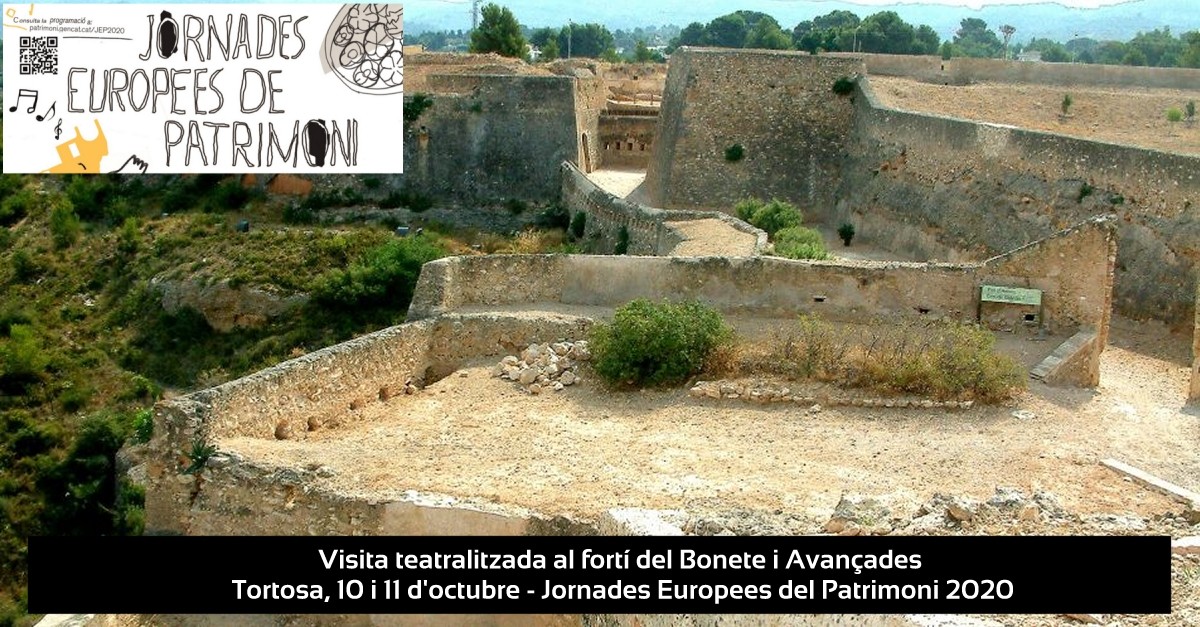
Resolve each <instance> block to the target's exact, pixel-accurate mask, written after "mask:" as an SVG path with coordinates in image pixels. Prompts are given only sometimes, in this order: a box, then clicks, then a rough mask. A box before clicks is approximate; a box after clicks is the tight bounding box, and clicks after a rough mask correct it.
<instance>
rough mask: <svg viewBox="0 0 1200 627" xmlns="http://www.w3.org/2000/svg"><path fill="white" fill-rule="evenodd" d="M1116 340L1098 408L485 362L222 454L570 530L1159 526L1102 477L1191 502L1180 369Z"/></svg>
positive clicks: (1059, 396)
mask: <svg viewBox="0 0 1200 627" xmlns="http://www.w3.org/2000/svg"><path fill="white" fill-rule="evenodd" d="M1113 335H1114V342H1113V344H1114V345H1113V346H1110V348H1109V349H1108V350H1107V351H1106V352H1105V354H1104V359H1103V371H1102V385H1101V387H1100V389H1099V390H1097V391H1095V392H1093V391H1086V390H1062V389H1052V388H1047V387H1045V386H1043V385H1040V384H1036V383H1035V384H1034V385H1033V386H1032V387H1031V389H1030V391H1029V392H1028V393H1027V394H1025V395H1023V396H1022V397H1021V398H1019V399H1018V400H1017V401H1016V402H1014V403H1012V405H1011V406H1002V407H976V408H972V409H970V410H965V411H956V412H945V411H935V410H920V409H906V410H883V409H879V410H872V409H865V408H851V407H836V408H827V409H823V410H821V411H819V412H816V413H809V412H808V411H806V410H807V409H808V407H796V406H759V405H748V404H744V403H740V402H737V401H712V400H706V399H694V398H691V397H689V396H688V395H687V393H686V390H684V389H674V390H667V391H643V392H610V391H607V390H605V389H604V388H603V387H602V386H600V385H599V384H598V382H597V381H595V379H594V378H592V377H589V376H587V375H586V374H585V375H584V383H583V384H582V385H578V386H574V387H571V388H568V389H566V390H564V391H562V392H558V393H554V394H544V395H540V396H531V395H529V394H527V393H526V392H524V391H523V390H522V389H520V388H519V387H518V386H516V385H515V384H512V383H510V382H505V381H502V380H500V379H496V378H493V377H492V376H491V373H490V365H492V361H493V360H488V361H486V362H483V363H477V364H473V365H472V366H470V367H467V368H464V369H463V370H461V371H460V372H459V373H457V374H455V375H452V376H450V377H447V378H445V379H443V380H441V381H439V382H437V383H435V384H433V385H431V386H430V387H429V388H427V389H426V390H425V391H424V392H422V393H421V394H419V395H417V396H414V397H404V398H400V399H396V400H394V401H393V402H390V403H389V404H387V405H376V406H373V408H372V409H371V410H369V411H370V413H371V415H369V416H367V417H366V418H365V419H364V420H363V421H361V422H359V423H357V425H356V426H352V427H347V428H344V429H337V430H331V431H324V432H316V433H314V434H312V436H311V437H310V438H309V439H308V440H307V441H282V442H277V441H267V440H257V439H250V438H240V439H231V440H226V441H223V442H221V443H220V448H221V449H222V450H228V451H232V452H237V453H239V454H242V455H245V456H247V457H249V458H252V459H255V460H259V461H261V462H266V463H268V464H270V465H276V464H278V465H280V466H292V467H295V466H303V465H306V464H309V463H320V464H324V465H327V466H329V467H331V468H332V469H334V470H335V471H336V473H337V474H336V476H335V477H334V478H332V479H330V480H329V482H330V483H329V485H328V487H331V488H336V489H342V490H346V491H347V492H353V493H358V494H363V493H370V494H373V495H376V496H379V497H381V498H387V497H389V496H398V495H400V494H402V493H403V491H404V490H408V489H416V490H423V491H429V492H438V493H446V494H450V495H454V496H459V497H468V498H469V497H475V498H479V499H483V500H486V501H492V502H500V503H512V504H517V505H521V506H525V507H528V508H531V509H533V510H536V511H541V512H543V513H546V514H560V513H562V514H570V515H574V516H577V517H583V518H591V517H594V516H595V515H597V514H598V513H600V512H601V511H602V510H604V509H607V508H611V507H647V508H680V509H685V510H694V509H696V508H697V507H699V508H703V509H707V508H709V507H710V505H705V504H711V503H713V502H715V501H718V500H719V501H720V502H721V504H722V506H723V507H728V508H745V509H750V510H761V511H776V510H786V511H788V512H794V513H797V514H803V515H805V516H807V517H810V518H811V519H812V520H813V521H817V522H820V521H822V519H823V517H826V518H827V517H828V515H829V512H830V511H831V510H832V508H833V506H834V505H835V504H836V503H837V501H838V499H839V497H840V496H841V494H842V493H843V492H852V493H861V494H890V495H903V496H905V497H907V498H909V500H911V501H912V503H913V504H914V508H915V506H916V505H917V504H919V503H920V502H922V501H923V500H925V499H927V498H928V497H929V496H930V495H931V494H933V493H934V492H946V493H950V494H956V495H961V496H966V497H971V498H976V499H986V498H987V497H988V496H989V495H991V494H992V493H993V491H994V489H995V488H996V487H997V486H1013V487H1017V488H1020V489H1022V490H1025V491H1026V492H1032V491H1034V490H1048V491H1050V492H1053V493H1054V494H1056V495H1057V496H1058V497H1059V498H1060V499H1061V500H1062V501H1063V505H1064V506H1065V507H1067V509H1069V510H1071V511H1074V512H1077V513H1080V514H1083V513H1099V512H1105V513H1129V514H1134V515H1138V516H1149V515H1153V514H1159V513H1162V512H1164V511H1167V510H1169V509H1171V508H1172V504H1171V503H1170V502H1169V501H1167V500H1166V499H1165V498H1164V497H1162V496H1160V495H1158V494H1155V493H1153V492H1150V491H1148V490H1146V489H1144V488H1141V487H1139V486H1137V485H1135V484H1132V483H1129V482H1127V481H1124V480H1123V479H1122V478H1121V477H1120V476H1118V475H1116V474H1115V473H1113V472H1112V471H1110V470H1108V469H1106V468H1105V467H1103V466H1101V465H1100V464H1099V461H1100V460H1101V459H1104V458H1109V457H1113V458H1117V459H1120V460H1122V461H1125V462H1127V463H1129V464H1132V465H1135V466H1138V467H1141V468H1144V469H1146V470H1148V471H1150V472H1154V473H1157V474H1159V475H1160V476H1162V477H1164V478H1166V479H1168V480H1170V481H1173V482H1175V483H1178V484H1181V485H1183V486H1184V487H1187V488H1190V489H1193V490H1197V489H1200V450H1198V449H1197V447H1196V446H1195V444H1196V443H1197V442H1200V421H1197V420H1196V418H1195V416H1194V415H1192V414H1190V413H1187V412H1186V411H1185V410H1184V409H1183V408H1182V401H1183V398H1184V394H1185V389H1186V386H1187V378H1188V374H1189V369H1188V367H1187V366H1186V364H1184V363H1180V362H1179V361H1177V360H1172V359H1169V358H1162V357H1155V356H1151V355H1147V354H1145V353H1144V352H1139V348H1138V347H1142V346H1144V344H1143V343H1145V342H1151V343H1152V342H1155V340H1153V338H1146V337H1144V335H1143V330H1142V329H1141V328H1140V327H1139V326H1138V325H1136V324H1132V323H1126V324H1122V325H1119V326H1118V327H1117V328H1116V329H1114V331H1113ZM1052 348H1053V347H1052V346H1050V347H1047V349H1052ZM1016 409H1024V410H1028V411H1031V412H1033V414H1034V415H1035V417H1034V418H1032V419H1019V418H1016V417H1014V416H1013V415H1012V414H1013V411H1014V410H1016ZM398 460H403V461H402V462H399V461H398ZM983 468H987V469H988V471H987V472H986V473H985V472H980V471H979V469H983Z"/></svg>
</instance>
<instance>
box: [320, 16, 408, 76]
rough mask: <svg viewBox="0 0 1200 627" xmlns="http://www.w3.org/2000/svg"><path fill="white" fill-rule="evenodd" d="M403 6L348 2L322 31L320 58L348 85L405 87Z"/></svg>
mask: <svg viewBox="0 0 1200 627" xmlns="http://www.w3.org/2000/svg"><path fill="white" fill-rule="evenodd" d="M403 17H404V10H403V8H402V7H401V6H400V5H399V4H349V5H346V6H345V7H343V8H342V10H341V11H339V12H338V14H337V17H335V18H334V20H333V23H332V24H330V25H329V31H328V32H327V33H326V35H325V45H324V47H323V49H322V54H323V57H322V60H323V62H324V63H325V66H326V68H327V69H330V70H332V71H333V72H334V73H335V74H337V76H338V78H340V79H341V80H342V82H343V83H345V84H346V85H347V86H348V87H350V89H353V90H354V91H357V92H359V93H363V94H380V95H386V94H395V93H400V92H401V91H402V90H403V87H404V21H403Z"/></svg>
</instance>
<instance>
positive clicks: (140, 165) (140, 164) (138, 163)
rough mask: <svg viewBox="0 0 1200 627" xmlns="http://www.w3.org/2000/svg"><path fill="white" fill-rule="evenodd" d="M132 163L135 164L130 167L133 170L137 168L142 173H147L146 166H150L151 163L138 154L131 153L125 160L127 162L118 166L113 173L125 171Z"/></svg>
mask: <svg viewBox="0 0 1200 627" xmlns="http://www.w3.org/2000/svg"><path fill="white" fill-rule="evenodd" d="M130 163H132V164H133V167H132V168H130V170H131V171H132V170H137V171H139V172H141V173H142V174H145V173H146V168H148V167H150V164H149V163H146V162H145V161H142V160H141V159H139V158H138V156H137V155H130V156H129V158H128V159H126V160H125V163H122V164H121V167H120V168H117V169H116V170H113V172H112V173H113V174H118V173H121V172H124V171H125V168H126V166H128V165H129V164H130Z"/></svg>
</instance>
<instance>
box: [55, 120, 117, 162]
mask: <svg viewBox="0 0 1200 627" xmlns="http://www.w3.org/2000/svg"><path fill="white" fill-rule="evenodd" d="M94 124H95V125H96V139H84V138H83V133H81V132H80V131H79V127H78V126H76V127H75V138H74V139H69V140H67V141H65V142H63V143H61V144H59V145H58V158H59V163H58V165H56V166H54V167H52V168H50V169H48V170H42V174H47V173H49V174H95V173H97V172H99V171H100V160H101V159H103V158H104V157H107V156H108V139H107V138H105V137H104V129H102V128H100V120H95V121H94Z"/></svg>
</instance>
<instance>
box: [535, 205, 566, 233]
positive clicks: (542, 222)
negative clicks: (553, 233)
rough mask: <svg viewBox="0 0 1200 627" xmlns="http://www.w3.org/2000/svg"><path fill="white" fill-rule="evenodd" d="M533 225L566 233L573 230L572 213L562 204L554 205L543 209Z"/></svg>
mask: <svg viewBox="0 0 1200 627" xmlns="http://www.w3.org/2000/svg"><path fill="white" fill-rule="evenodd" d="M533 223H534V225H535V226H538V227H540V228H543V229H559V230H562V231H566V230H568V229H570V228H571V212H570V211H569V210H568V209H567V208H566V207H565V206H563V205H562V204H560V203H554V204H552V205H550V206H549V207H546V208H545V209H543V210H542V211H541V213H539V214H538V216H537V219H536V220H534V222H533Z"/></svg>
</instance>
